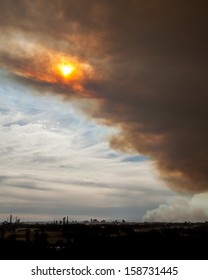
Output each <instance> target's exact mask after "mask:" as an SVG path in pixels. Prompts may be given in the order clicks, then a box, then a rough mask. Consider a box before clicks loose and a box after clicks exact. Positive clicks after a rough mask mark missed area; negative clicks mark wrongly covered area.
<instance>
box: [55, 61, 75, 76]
mask: <svg viewBox="0 0 208 280" xmlns="http://www.w3.org/2000/svg"><path fill="white" fill-rule="evenodd" d="M59 70H60V72H61V74H62V75H63V76H64V77H65V78H66V77H68V76H69V75H71V74H72V72H74V70H75V66H74V65H72V64H69V63H67V64H60V65H59Z"/></svg>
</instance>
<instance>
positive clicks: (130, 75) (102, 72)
mask: <svg viewBox="0 0 208 280" xmlns="http://www.w3.org/2000/svg"><path fill="white" fill-rule="evenodd" d="M206 8H207V2H206V1H190V0H181V1H174V0H158V1H156V0H150V1H146V0H129V1H126V0H114V1H111V0H96V1H95V0H91V1H81V0H78V1H72V0H68V1H66V0H60V1H54V0H51V1H23V0H21V1H15V0H7V1H6V0H5V1H4V0H3V1H1V3H0V13H1V17H0V29H1V43H0V64H1V66H2V67H4V68H6V69H8V70H9V71H10V72H11V73H13V74H14V75H15V76H16V77H19V79H21V81H22V82H24V83H28V84H31V85H33V86H36V87H38V89H39V91H45V90H46V89H47V90H48V89H49V90H50V91H51V92H54V93H61V94H63V95H64V97H65V98H70V96H71V94H72V92H73V95H76V96H78V97H79V98H80V97H81V98H82V97H87V99H90V98H93V100H97V107H96V108H93V110H92V109H91V108H89V109H87V108H88V106H83V107H84V108H85V110H86V111H87V113H88V114H89V115H91V117H93V118H94V119H96V120H97V121H99V122H102V123H105V124H107V125H112V126H116V127H118V128H119V129H120V134H119V135H115V136H114V137H113V138H112V139H111V140H110V143H111V146H112V147H113V148H115V149H124V150H128V151H133V152H139V153H142V154H145V155H148V156H150V157H151V158H153V159H154V161H155V164H156V166H157V168H158V170H159V171H160V174H161V176H162V177H163V178H164V179H165V180H167V181H168V183H169V185H170V186H171V187H172V188H174V189H175V190H178V191H186V190H191V191H194V192H200V191H206V190H208V184H207V182H208V145H207V143H208V126H207V120H208V110H207V104H208V95H207V89H208V79H207V62H206V57H207V49H208V41H207V26H208V17H207V13H206V10H207V9H206ZM31 46H32V47H31ZM40 50H41V51H40ZM44 50H45V51H44ZM53 54H60V55H63V56H68V57H73V58H74V59H75V60H76V61H78V62H77V63H82V64H87V65H90V67H91V69H93V71H92V72H91V73H88V70H86V72H85V73H84V74H83V76H82V77H81V81H80V82H79V81H77V82H76V83H75V84H73V86H71V84H70V83H69V85H66V84H64V85H63V84H62V83H61V81H59V80H58V79H55V82H54V79H52V82H51V80H50V79H48V78H44V77H46V75H45V74H46V73H47V77H49V76H50V75H53V73H52V72H51V74H50V71H48V65H50V64H51V62H52V60H53V58H51V57H53ZM82 102H87V101H86V99H84V98H83V99H82Z"/></svg>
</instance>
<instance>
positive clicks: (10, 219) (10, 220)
mask: <svg viewBox="0 0 208 280" xmlns="http://www.w3.org/2000/svg"><path fill="white" fill-rule="evenodd" d="M9 222H10V224H11V223H12V215H10V218H9Z"/></svg>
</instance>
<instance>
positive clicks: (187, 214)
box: [143, 193, 208, 222]
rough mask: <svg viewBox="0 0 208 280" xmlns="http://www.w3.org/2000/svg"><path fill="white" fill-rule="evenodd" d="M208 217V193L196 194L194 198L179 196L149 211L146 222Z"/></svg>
mask: <svg viewBox="0 0 208 280" xmlns="http://www.w3.org/2000/svg"><path fill="white" fill-rule="evenodd" d="M207 218H208V193H206V194H203V195H202V194H196V195H194V196H193V197H192V198H190V199H188V198H185V197H184V198H183V197H177V198H174V199H170V200H169V201H168V203H167V204H162V205H160V206H159V208H157V209H154V210H151V211H147V213H146V215H145V216H144V218H143V219H144V221H145V222H167V221H169V222H184V221H187V222H204V221H207Z"/></svg>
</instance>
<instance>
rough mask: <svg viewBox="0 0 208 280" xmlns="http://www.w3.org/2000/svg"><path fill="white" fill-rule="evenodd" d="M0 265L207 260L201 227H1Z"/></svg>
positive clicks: (205, 227)
mask: <svg viewBox="0 0 208 280" xmlns="http://www.w3.org/2000/svg"><path fill="white" fill-rule="evenodd" d="M0 248H1V249H0V258H1V259H8V260H9V259H17V260H21V259H29V260H35V259H36V260H42V259H74V260H79V259H86V260H93V259H100V260H102V259H106V260H107V259H118V260H133V259H137V260H142V259H146V260H150V259H156V260H157V259H170V260H174V259H187V260H191V259H193V260H200V259H208V222H205V223H120V224H110V223H103V224H102V223H99V224H85V223H71V224H70V223H69V224H65V225H58V224H39V223H36V224H29V223H18V224H10V223H7V224H2V225H0Z"/></svg>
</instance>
